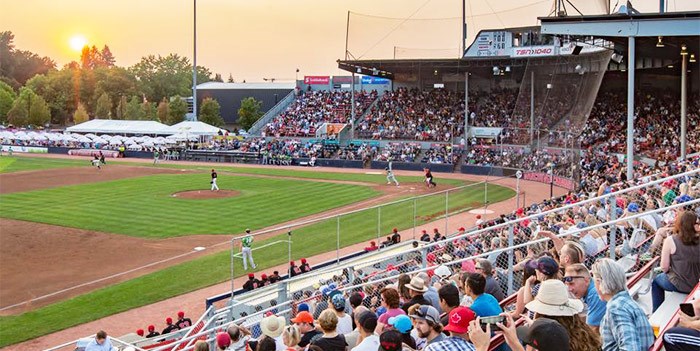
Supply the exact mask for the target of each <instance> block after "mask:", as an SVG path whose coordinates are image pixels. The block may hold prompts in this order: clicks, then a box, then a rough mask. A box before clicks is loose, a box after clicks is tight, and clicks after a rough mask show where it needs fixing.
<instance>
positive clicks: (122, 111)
mask: <svg viewBox="0 0 700 351" xmlns="http://www.w3.org/2000/svg"><path fill="white" fill-rule="evenodd" d="M126 105H128V103H127V102H126V96H121V97H120V98H119V104H118V105H117V111H116V113H115V114H114V116H116V117H117V119H125V118H126Z"/></svg>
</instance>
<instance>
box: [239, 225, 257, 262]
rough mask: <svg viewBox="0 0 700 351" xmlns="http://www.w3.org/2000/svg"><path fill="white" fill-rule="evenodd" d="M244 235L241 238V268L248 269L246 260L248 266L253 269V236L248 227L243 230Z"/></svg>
mask: <svg viewBox="0 0 700 351" xmlns="http://www.w3.org/2000/svg"><path fill="white" fill-rule="evenodd" d="M245 233H246V236H245V237H243V239H241V254H242V256H243V269H244V270H246V271H247V270H248V260H250V266H251V267H253V269H255V261H253V250H252V248H253V236H252V235H250V229H246V230H245Z"/></svg>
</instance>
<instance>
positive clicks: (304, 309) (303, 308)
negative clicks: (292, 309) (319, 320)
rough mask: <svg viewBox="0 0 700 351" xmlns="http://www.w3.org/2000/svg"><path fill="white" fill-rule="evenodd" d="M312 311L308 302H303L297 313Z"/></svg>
mask: <svg viewBox="0 0 700 351" xmlns="http://www.w3.org/2000/svg"><path fill="white" fill-rule="evenodd" d="M310 309H311V308H309V304H307V303H306V302H302V303H300V304H299V306H297V311H299V312H301V311H307V312H308V311H309V310H310Z"/></svg>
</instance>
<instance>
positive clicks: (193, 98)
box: [192, 0, 197, 121]
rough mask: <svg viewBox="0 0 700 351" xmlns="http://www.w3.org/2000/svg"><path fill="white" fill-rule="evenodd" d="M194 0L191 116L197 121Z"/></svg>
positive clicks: (195, 12) (195, 4)
mask: <svg viewBox="0 0 700 351" xmlns="http://www.w3.org/2000/svg"><path fill="white" fill-rule="evenodd" d="M193 2H194V18H193V34H194V38H193V40H192V42H193V43H192V44H193V55H192V116H193V117H194V120H195V121H197V0H193Z"/></svg>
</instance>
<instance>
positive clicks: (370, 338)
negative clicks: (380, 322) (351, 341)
mask: <svg viewBox="0 0 700 351" xmlns="http://www.w3.org/2000/svg"><path fill="white" fill-rule="evenodd" d="M356 319H357V324H358V326H357V329H358V331H359V333H360V335H359V337H358V338H357V346H355V347H354V348H352V350H351V351H377V349H378V348H379V336H378V335H377V334H375V333H374V330H375V329H376V328H377V315H376V314H374V313H373V312H371V311H364V312H362V313H360V315H359V316H358V317H357V318H356Z"/></svg>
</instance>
